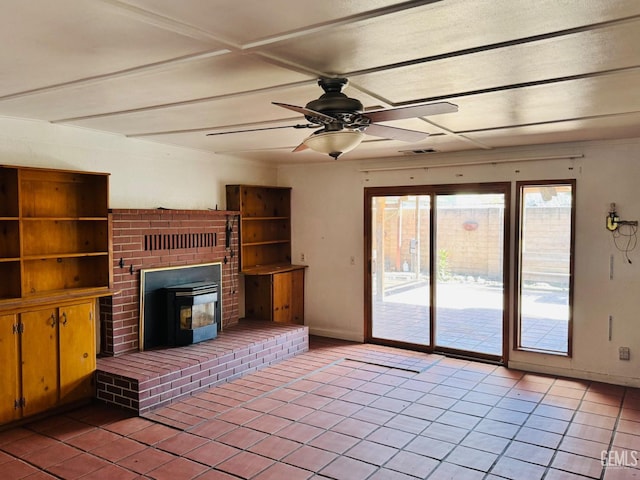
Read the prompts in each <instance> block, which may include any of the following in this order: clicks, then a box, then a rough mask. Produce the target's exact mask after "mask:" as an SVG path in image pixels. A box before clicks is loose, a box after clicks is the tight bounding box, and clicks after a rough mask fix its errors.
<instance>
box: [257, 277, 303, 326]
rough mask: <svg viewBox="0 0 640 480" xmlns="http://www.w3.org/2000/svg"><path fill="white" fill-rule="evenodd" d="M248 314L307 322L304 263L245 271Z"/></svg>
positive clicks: (291, 321) (301, 322)
mask: <svg viewBox="0 0 640 480" xmlns="http://www.w3.org/2000/svg"><path fill="white" fill-rule="evenodd" d="M244 288H245V311H246V315H247V317H250V318H255V319H259V320H270V321H273V322H284V323H297V324H300V325H302V324H304V267H302V266H297V265H292V266H290V267H289V268H287V267H280V268H279V269H278V270H275V271H271V272H267V271H264V272H263V273H261V274H255V275H254V274H247V275H245V287H244Z"/></svg>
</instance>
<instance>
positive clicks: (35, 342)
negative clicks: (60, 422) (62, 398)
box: [20, 308, 58, 415]
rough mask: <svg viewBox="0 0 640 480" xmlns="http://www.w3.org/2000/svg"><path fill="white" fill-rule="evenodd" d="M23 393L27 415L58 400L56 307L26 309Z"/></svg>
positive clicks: (22, 315)
mask: <svg viewBox="0 0 640 480" xmlns="http://www.w3.org/2000/svg"><path fill="white" fill-rule="evenodd" d="M20 321H21V322H22V325H23V332H22V340H21V345H22V356H21V359H22V397H23V398H24V402H25V403H24V408H23V414H24V415H32V414H34V413H38V412H41V411H43V410H46V409H48V408H51V407H53V406H55V405H56V403H57V400H58V317H57V310H56V309H55V308H51V309H44V310H38V311H35V312H27V313H22V314H21V315H20Z"/></svg>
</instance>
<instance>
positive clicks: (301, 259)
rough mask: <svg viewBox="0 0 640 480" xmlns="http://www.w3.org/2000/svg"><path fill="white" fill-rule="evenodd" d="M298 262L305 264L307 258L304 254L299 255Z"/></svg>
mask: <svg viewBox="0 0 640 480" xmlns="http://www.w3.org/2000/svg"><path fill="white" fill-rule="evenodd" d="M300 261H301V262H306V261H307V256H306V255H305V254H304V253H301V254H300Z"/></svg>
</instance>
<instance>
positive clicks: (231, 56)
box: [0, 0, 640, 163]
mask: <svg viewBox="0 0 640 480" xmlns="http://www.w3.org/2000/svg"><path fill="white" fill-rule="evenodd" d="M2 6H3V12H2V17H1V19H0V27H1V28H0V44H1V45H2V48H1V49H0V115H3V116H10V117H22V118H32V119H40V120H46V121H50V122H53V123H59V124H65V125H72V126H77V127H83V128H90V129H97V130H103V131H108V132H114V133H118V134H123V135H126V136H130V137H133V138H144V139H146V140H149V141H156V142H163V143H170V144H175V145H180V146H186V147H191V148H197V149H202V150H207V151H211V152H218V153H224V154H229V155H237V156H241V157H244V158H252V159H256V160H264V161H268V162H273V163H278V162H287V163H288V162H308V161H314V162H315V161H325V160H326V161H333V160H332V159H330V158H329V157H328V156H326V157H325V156H322V155H320V154H318V153H315V152H313V151H310V150H306V151H303V152H299V153H295V154H294V153H291V150H292V149H293V148H294V147H295V146H296V145H298V144H299V143H300V142H301V141H302V140H303V139H304V138H305V137H306V136H308V135H309V134H310V133H311V132H312V130H296V129H293V128H286V129H274V130H266V131H259V132H248V133H233V134H228V135H218V136H206V134H207V133H213V132H224V131H230V130H239V129H240V130H242V129H250V128H263V127H274V126H283V125H295V124H298V123H306V121H305V119H304V118H303V117H302V115H297V114H296V113H295V112H292V111H289V110H286V109H283V108H279V107H277V106H274V105H272V104H271V102H272V101H277V102H282V103H288V104H294V105H300V106H304V105H305V104H306V103H308V102H309V101H311V100H313V99H316V98H317V97H319V96H320V94H321V93H322V91H321V89H320V88H319V87H318V85H317V79H318V77H321V76H329V77H332V76H343V77H347V78H349V80H350V82H349V86H348V87H347V89H346V90H345V93H346V94H348V95H349V96H351V97H355V98H357V99H359V100H360V101H361V102H362V103H363V104H364V106H365V108H370V107H378V108H380V107H384V108H387V107H394V106H402V105H406V104H410V103H414V102H435V101H448V102H451V103H454V104H456V105H458V107H459V111H458V112H457V113H448V114H443V115H437V116H433V117H429V118H421V119H412V120H400V121H395V122H389V125H392V126H396V127H400V128H410V129H415V130H421V131H424V132H428V133H429V134H430V136H429V137H428V138H427V139H426V140H424V141H422V142H419V143H404V142H399V141H392V140H385V139H381V138H378V137H372V136H367V138H366V140H365V142H364V143H363V144H361V145H360V146H359V147H358V148H357V149H356V150H354V151H352V152H349V153H347V154H345V155H344V156H343V157H341V159H340V160H339V161H348V160H349V159H361V158H392V157H403V158H406V155H407V153H406V152H407V151H411V150H421V149H435V150H437V151H441V152H451V151H459V150H469V149H478V148H480V149H491V148H497V147H504V146H516V145H528V144H535V143H552V142H567V141H581V140H595V139H612V138H625V137H638V136H640V1H638V0H561V1H559V0H537V1H531V0H490V1H478V0H442V1H434V0H431V1H426V0H423V1H393V0H180V1H176V0H122V1H118V0H91V1H88V0H55V1H48V0H29V1H25V0H4V1H3V3H2Z"/></svg>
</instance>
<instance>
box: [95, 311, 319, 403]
mask: <svg viewBox="0 0 640 480" xmlns="http://www.w3.org/2000/svg"><path fill="white" fill-rule="evenodd" d="M308 349H309V330H308V327H304V326H300V325H291V324H279V323H273V322H257V321H251V320H245V321H242V322H240V323H238V324H236V325H234V326H232V327H229V328H226V329H225V330H224V331H222V332H220V333H219V334H218V337H217V338H216V339H214V340H209V341H205V342H201V343H197V344H194V345H189V346H186V347H178V348H166V349H161V350H150V351H144V352H137V353H128V354H124V355H119V356H117V357H103V358H98V365H97V373H96V383H97V397H98V399H99V400H101V401H104V402H106V403H110V404H115V405H118V406H120V407H124V408H127V409H129V410H133V411H135V412H136V413H138V414H143V413H145V412H149V411H150V410H152V409H154V408H157V407H160V406H162V405H167V404H169V403H171V402H172V401H173V400H176V399H178V398H182V397H185V396H187V395H190V394H192V393H194V392H198V391H200V390H203V389H206V388H210V387H212V386H215V385H218V384H220V383H224V382H228V381H230V380H233V379H235V378H238V377H240V376H242V375H244V374H247V373H252V372H255V371H256V370H258V369H260V368H263V367H266V366H268V365H271V364H273V363H276V362H279V361H281V360H284V359H286V358H290V357H292V356H294V355H296V354H298V353H302V352H306V351H307V350H308Z"/></svg>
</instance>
